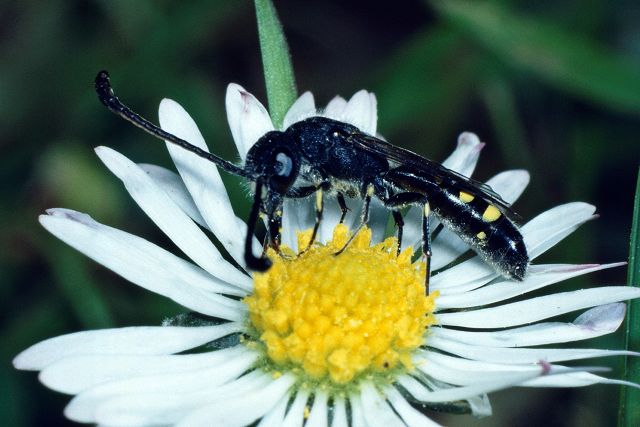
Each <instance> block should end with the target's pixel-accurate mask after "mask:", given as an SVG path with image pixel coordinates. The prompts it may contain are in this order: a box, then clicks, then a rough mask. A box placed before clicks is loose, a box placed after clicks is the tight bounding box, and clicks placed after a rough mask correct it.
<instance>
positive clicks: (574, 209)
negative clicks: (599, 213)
mask: <svg viewBox="0 0 640 427" xmlns="http://www.w3.org/2000/svg"><path fill="white" fill-rule="evenodd" d="M595 211H596V208H595V206H592V205H590V204H588V203H582V202H574V203H567V204H565V205H560V206H556V207H555V208H553V209H549V210H548V211H546V212H543V213H541V214H540V215H538V216H537V217H535V218H534V219H532V220H531V221H529V222H528V223H526V224H525V225H524V226H523V227H522V228H521V229H520V231H521V232H522V235H523V237H524V242H525V244H526V246H527V251H528V252H529V257H530V258H531V259H533V258H535V257H537V256H538V255H540V254H541V253H543V252H545V251H546V250H547V249H549V248H551V247H552V246H554V245H555V244H556V243H558V242H559V241H560V240H562V239H564V238H565V237H567V236H568V235H569V234H571V233H572V232H573V231H574V230H575V229H576V228H578V227H579V226H580V225H582V224H584V223H585V222H586V221H589V220H590V219H594V218H596V215H594V213H595Z"/></svg>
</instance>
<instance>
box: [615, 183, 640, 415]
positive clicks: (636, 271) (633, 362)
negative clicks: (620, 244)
mask: <svg viewBox="0 0 640 427" xmlns="http://www.w3.org/2000/svg"><path fill="white" fill-rule="evenodd" d="M628 284H629V286H635V287H638V286H640V171H639V172H638V182H637V184H636V197H635V201H634V204H633V223H632V225H631V244H630V247H629V272H628ZM625 348H626V349H627V350H631V351H640V301H639V300H637V299H636V300H633V301H630V302H629V304H628V308H627V327H626V330H625ZM623 379H624V380H626V381H631V382H634V383H636V384H640V360H638V358H637V357H628V356H627V357H625V363H624V378H623ZM638 425H640V390H638V389H636V388H631V387H623V388H622V391H621V393H620V411H619V413H618V426H620V427H623V426H625V427H631V426H638Z"/></svg>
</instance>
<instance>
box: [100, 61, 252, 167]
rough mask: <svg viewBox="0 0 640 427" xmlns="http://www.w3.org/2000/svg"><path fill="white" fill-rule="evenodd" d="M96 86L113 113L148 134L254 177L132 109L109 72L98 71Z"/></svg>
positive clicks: (101, 98) (101, 97)
mask: <svg viewBox="0 0 640 427" xmlns="http://www.w3.org/2000/svg"><path fill="white" fill-rule="evenodd" d="M95 88H96V93H97V94H98V99H99V100H100V102H102V103H103V104H104V105H105V106H106V107H107V108H108V109H109V110H110V111H111V112H112V113H115V114H117V115H119V116H120V117H122V118H123V119H125V120H127V121H128V122H130V123H132V124H134V125H135V126H137V127H139V128H140V129H142V130H144V131H145V132H147V133H148V134H150V135H153V136H155V137H156V138H158V139H162V140H165V141H167V142H170V143H172V144H175V145H177V146H179V147H182V148H184V149H185V150H187V151H190V152H192V153H194V154H195V155H197V156H200V157H202V158H203V159H207V160H209V161H210V162H212V163H215V164H216V165H217V166H219V167H220V168H222V169H223V170H225V171H227V172H229V173H231V174H234V175H239V176H243V177H245V178H249V179H252V177H251V176H250V175H249V174H247V172H245V170H244V169H243V168H241V167H239V166H237V165H234V164H233V163H231V162H229V161H227V160H225V159H223V158H222V157H219V156H216V155H215V154H211V153H209V152H207V151H205V150H203V149H201V148H200V147H196V146H195V145H193V144H190V143H189V142H187V141H185V140H184V139H182V138H178V137H177V136H175V135H173V134H170V133H169V132H166V131H164V130H162V129H161V128H160V127H158V126H156V125H154V124H153V123H151V122H150V121H149V120H147V119H145V118H144V117H142V116H141V115H139V114H138V113H136V112H134V111H133V110H131V108H129V107H127V106H126V105H124V104H123V103H122V102H120V100H119V99H118V97H117V96H116V94H115V92H114V91H113V88H112V87H111V81H110V79H109V73H108V72H106V71H100V72H99V73H98V75H97V76H96V81H95Z"/></svg>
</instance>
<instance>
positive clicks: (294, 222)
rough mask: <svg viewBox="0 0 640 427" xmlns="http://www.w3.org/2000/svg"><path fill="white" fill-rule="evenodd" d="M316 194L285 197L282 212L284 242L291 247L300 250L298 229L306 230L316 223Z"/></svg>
mask: <svg viewBox="0 0 640 427" xmlns="http://www.w3.org/2000/svg"><path fill="white" fill-rule="evenodd" d="M314 202H315V196H310V197H305V198H303V199H291V198H288V199H285V200H284V207H283V214H282V243H283V244H284V245H286V246H288V247H290V248H291V249H293V250H294V251H295V250H298V249H299V248H298V237H297V234H296V231H304V230H308V229H310V228H311V227H313V224H314V212H315V211H314Z"/></svg>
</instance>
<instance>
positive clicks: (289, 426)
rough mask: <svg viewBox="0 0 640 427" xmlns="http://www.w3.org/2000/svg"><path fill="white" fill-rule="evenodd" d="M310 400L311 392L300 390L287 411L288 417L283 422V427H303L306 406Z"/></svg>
mask: <svg viewBox="0 0 640 427" xmlns="http://www.w3.org/2000/svg"><path fill="white" fill-rule="evenodd" d="M308 400H309V392H308V391H306V390H298V392H297V393H296V397H295V399H294V400H293V403H292V404H291V407H290V408H289V411H287V415H286V417H284V421H283V423H282V427H302V423H303V422H304V408H305V407H306V406H307V401H308Z"/></svg>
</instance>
